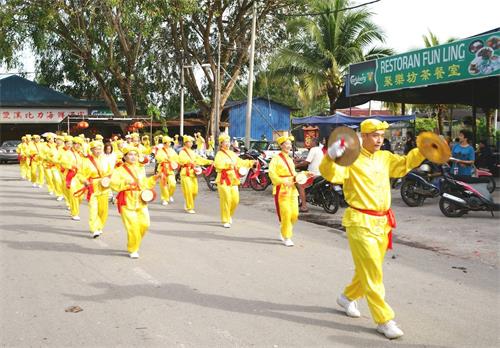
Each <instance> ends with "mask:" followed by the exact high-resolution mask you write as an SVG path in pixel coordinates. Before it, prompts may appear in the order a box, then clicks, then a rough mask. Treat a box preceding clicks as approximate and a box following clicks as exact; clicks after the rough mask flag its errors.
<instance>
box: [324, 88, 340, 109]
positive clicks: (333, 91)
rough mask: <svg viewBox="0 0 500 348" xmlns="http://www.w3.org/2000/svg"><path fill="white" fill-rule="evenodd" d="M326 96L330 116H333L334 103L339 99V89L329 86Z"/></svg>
mask: <svg viewBox="0 0 500 348" xmlns="http://www.w3.org/2000/svg"><path fill="white" fill-rule="evenodd" d="M327 94H328V101H329V103H330V115H333V114H334V113H335V107H334V106H335V102H336V101H337V99H338V97H339V89H338V88H337V86H330V87H328V89H327Z"/></svg>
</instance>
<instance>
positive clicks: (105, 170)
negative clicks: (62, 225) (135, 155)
mask: <svg viewBox="0 0 500 348" xmlns="http://www.w3.org/2000/svg"><path fill="white" fill-rule="evenodd" d="M109 146H110V147H111V145H109ZM103 148H104V145H103V143H102V142H101V141H97V140H96V141H92V142H91V143H90V144H89V149H90V154H89V155H88V156H87V158H85V159H84V160H83V162H82V169H81V170H80V171H79V172H78V174H77V178H78V179H79V180H80V182H81V183H82V184H83V185H84V188H83V189H82V190H80V192H79V193H78V194H81V195H83V194H85V193H86V198H87V201H88V202H89V204H88V205H89V227H90V232H91V233H92V237H93V238H97V237H99V236H100V235H101V234H102V230H103V228H104V225H105V224H106V220H107V219H108V203H109V192H110V189H109V184H110V176H111V174H112V172H113V168H114V161H108V160H107V158H106V155H104V154H103Z"/></svg>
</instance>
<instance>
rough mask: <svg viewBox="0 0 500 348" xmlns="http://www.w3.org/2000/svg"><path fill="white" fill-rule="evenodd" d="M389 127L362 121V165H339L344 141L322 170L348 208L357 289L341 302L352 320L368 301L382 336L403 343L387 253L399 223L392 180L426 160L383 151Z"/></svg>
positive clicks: (350, 290)
mask: <svg viewBox="0 0 500 348" xmlns="http://www.w3.org/2000/svg"><path fill="white" fill-rule="evenodd" d="M388 127H389V125H388V124H387V123H386V122H381V121H378V120H376V119H368V120H365V121H363V122H361V125H360V128H361V136H362V143H363V144H362V149H361V153H360V155H359V157H358V158H357V160H356V161H355V162H354V163H353V164H352V165H350V166H348V167H341V166H338V165H336V163H335V162H334V159H335V158H337V157H340V156H342V154H343V152H344V151H345V148H343V146H342V145H341V142H340V141H337V142H336V143H334V144H332V145H331V146H330V148H329V149H328V156H325V157H324V158H323V161H322V162H321V165H320V172H321V175H322V176H323V177H324V178H325V179H326V180H328V181H331V182H333V183H338V184H342V185H343V189H344V196H345V200H346V202H347V203H348V204H349V208H347V209H346V211H345V213H344V217H343V219H342V224H343V225H344V226H345V227H346V233H347V238H348V240H349V246H350V248H351V253H352V258H353V261H354V266H355V271H354V277H353V279H352V282H351V284H349V285H348V286H347V287H346V288H345V289H344V292H343V293H342V294H341V295H340V296H339V298H338V299H337V303H338V304H339V305H340V306H341V307H342V308H343V309H344V311H345V312H346V314H347V315H348V316H351V317H359V316H360V315H361V314H360V312H359V310H358V308H357V303H356V300H357V299H359V298H361V297H363V296H364V297H366V300H367V302H368V307H369V308H370V312H371V315H372V317H373V319H374V321H375V323H377V331H378V332H380V333H382V334H384V335H385V336H386V337H387V338H391V339H392V338H397V337H400V336H402V335H403V331H402V330H401V329H400V328H399V327H398V326H397V325H396V323H395V322H394V321H393V319H394V311H393V310H392V309H391V307H390V306H389V305H388V304H387V302H385V288H384V283H383V272H382V263H383V260H384V256H385V252H386V249H387V248H391V247H392V243H391V242H392V233H391V229H392V228H393V227H395V225H396V224H395V222H396V221H395V219H394V215H393V213H392V210H391V186H390V182H389V178H398V177H402V176H404V175H405V174H406V173H408V172H409V171H410V170H411V169H412V168H414V167H416V166H418V165H419V164H420V163H421V162H422V161H423V160H424V156H423V155H422V154H421V153H420V151H419V150H418V149H413V150H412V151H410V152H409V153H408V155H407V156H399V155H395V154H392V153H391V152H389V151H380V147H381V146H382V144H383V141H384V131H385V129H387V128H388Z"/></svg>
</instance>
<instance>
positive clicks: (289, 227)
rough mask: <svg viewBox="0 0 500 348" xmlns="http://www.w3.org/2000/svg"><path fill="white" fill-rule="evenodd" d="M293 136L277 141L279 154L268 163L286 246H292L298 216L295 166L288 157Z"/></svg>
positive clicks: (283, 137) (282, 238) (282, 236)
mask: <svg viewBox="0 0 500 348" xmlns="http://www.w3.org/2000/svg"><path fill="white" fill-rule="evenodd" d="M293 140H294V138H293V136H281V137H279V138H278V139H277V142H278V144H279V145H280V147H281V152H280V153H279V154H278V155H276V156H274V157H273V159H272V160H271V162H270V163H269V177H270V178H271V181H272V182H273V195H274V202H275V204H276V213H277V214H278V219H279V221H280V228H281V240H282V241H283V243H284V244H285V245H286V246H289V247H291V246H293V245H294V243H293V241H292V236H293V225H294V224H295V222H297V218H298V216H299V205H298V196H299V193H298V191H297V188H296V187H295V176H296V175H297V172H296V171H295V164H294V163H293V160H292V159H291V158H290V156H289V155H288V154H289V152H290V151H291V150H292V141H293Z"/></svg>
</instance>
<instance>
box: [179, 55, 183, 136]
mask: <svg viewBox="0 0 500 348" xmlns="http://www.w3.org/2000/svg"><path fill="white" fill-rule="evenodd" d="M181 59H182V60H181V114H180V115H179V116H180V120H181V124H180V130H179V133H180V136H181V137H182V136H183V135H184V53H183V54H182V58H181Z"/></svg>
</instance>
